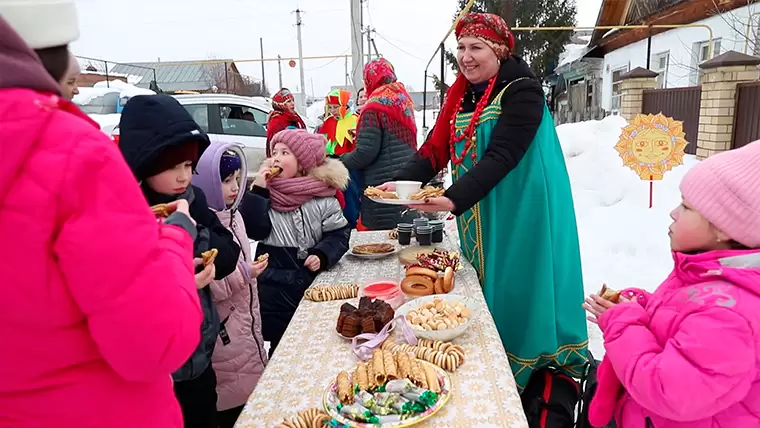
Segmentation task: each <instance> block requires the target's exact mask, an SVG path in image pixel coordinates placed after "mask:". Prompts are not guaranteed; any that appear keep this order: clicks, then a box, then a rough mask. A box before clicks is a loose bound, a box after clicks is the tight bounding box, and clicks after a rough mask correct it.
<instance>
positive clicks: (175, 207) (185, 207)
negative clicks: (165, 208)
mask: <svg viewBox="0 0 760 428" xmlns="http://www.w3.org/2000/svg"><path fill="white" fill-rule="evenodd" d="M169 209H170V210H171V212H175V213H182V214H184V215H186V216H187V218H189V219H190V221H191V222H192V223H193V226H196V225H197V223H196V222H195V219H193V216H191V215H190V204H189V203H188V202H187V200H185V199H177V200H176V201H174V202H171V203H170V204H169Z"/></svg>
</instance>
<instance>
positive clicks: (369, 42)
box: [367, 27, 372, 64]
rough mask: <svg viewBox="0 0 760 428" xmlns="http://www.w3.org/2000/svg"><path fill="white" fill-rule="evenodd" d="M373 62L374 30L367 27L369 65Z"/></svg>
mask: <svg viewBox="0 0 760 428" xmlns="http://www.w3.org/2000/svg"><path fill="white" fill-rule="evenodd" d="M370 62H372V29H371V28H370V27H367V64H369V63H370Z"/></svg>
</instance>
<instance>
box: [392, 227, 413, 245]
mask: <svg viewBox="0 0 760 428" xmlns="http://www.w3.org/2000/svg"><path fill="white" fill-rule="evenodd" d="M396 228H397V230H398V243H399V244H400V245H409V244H411V243H412V230H414V225H413V224H411V223H399V224H398V225H396Z"/></svg>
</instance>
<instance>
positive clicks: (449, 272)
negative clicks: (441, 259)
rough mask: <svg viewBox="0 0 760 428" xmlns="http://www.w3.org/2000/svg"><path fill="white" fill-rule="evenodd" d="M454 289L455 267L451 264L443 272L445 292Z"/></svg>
mask: <svg viewBox="0 0 760 428" xmlns="http://www.w3.org/2000/svg"><path fill="white" fill-rule="evenodd" d="M453 289H454V269H452V268H451V266H447V267H446V270H445V271H444V272H443V292H444V293H449V292H450V291H451V290H453Z"/></svg>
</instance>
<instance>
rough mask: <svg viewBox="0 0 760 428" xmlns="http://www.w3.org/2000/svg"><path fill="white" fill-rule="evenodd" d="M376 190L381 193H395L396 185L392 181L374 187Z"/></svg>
mask: <svg viewBox="0 0 760 428" xmlns="http://www.w3.org/2000/svg"><path fill="white" fill-rule="evenodd" d="M375 188H376V189H379V190H382V191H383V192H395V191H396V183H395V182H393V181H389V182H387V183H383V184H381V185H379V186H376V187H375Z"/></svg>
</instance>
